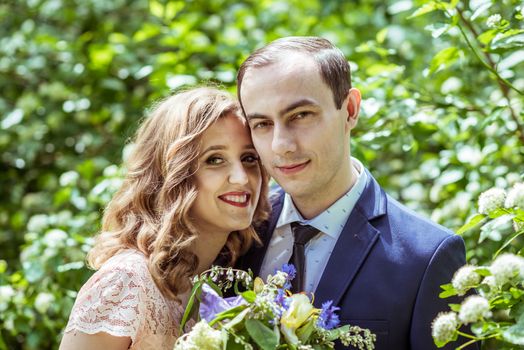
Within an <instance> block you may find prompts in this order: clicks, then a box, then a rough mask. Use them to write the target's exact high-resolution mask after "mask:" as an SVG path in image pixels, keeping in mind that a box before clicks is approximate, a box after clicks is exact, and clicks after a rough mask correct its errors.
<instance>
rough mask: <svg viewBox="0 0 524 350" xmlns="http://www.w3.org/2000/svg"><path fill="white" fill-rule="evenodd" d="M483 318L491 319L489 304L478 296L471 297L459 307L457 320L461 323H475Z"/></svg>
mask: <svg viewBox="0 0 524 350" xmlns="http://www.w3.org/2000/svg"><path fill="white" fill-rule="evenodd" d="M485 317H491V311H489V302H488V300H487V299H486V298H484V297H481V296H480V295H472V296H470V297H468V298H466V300H464V301H463V302H462V305H460V312H459V319H460V321H461V322H463V323H466V324H468V323H473V322H477V321H480V320H481V319H482V318H485Z"/></svg>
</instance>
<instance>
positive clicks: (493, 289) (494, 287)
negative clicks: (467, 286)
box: [479, 276, 498, 298]
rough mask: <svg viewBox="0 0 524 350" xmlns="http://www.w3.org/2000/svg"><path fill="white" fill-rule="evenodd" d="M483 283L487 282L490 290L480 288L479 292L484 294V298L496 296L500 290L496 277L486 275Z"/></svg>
mask: <svg viewBox="0 0 524 350" xmlns="http://www.w3.org/2000/svg"><path fill="white" fill-rule="evenodd" d="M482 284H485V285H487V286H488V288H489V290H487V291H486V290H484V289H479V294H480V295H482V296H483V297H484V298H491V297H493V296H495V294H496V291H497V290H498V285H497V282H496V281H495V277H493V276H486V277H484V279H483V280H482Z"/></svg>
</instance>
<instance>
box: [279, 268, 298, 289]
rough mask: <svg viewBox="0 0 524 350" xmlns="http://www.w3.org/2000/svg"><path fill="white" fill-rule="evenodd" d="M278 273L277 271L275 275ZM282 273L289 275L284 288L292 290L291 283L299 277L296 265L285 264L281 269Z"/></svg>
mask: <svg viewBox="0 0 524 350" xmlns="http://www.w3.org/2000/svg"><path fill="white" fill-rule="evenodd" d="M276 271H277V270H276V269H275V273H276ZM280 271H282V272H284V273H286V274H287V278H286V283H285V284H284V288H285V289H290V288H291V281H292V280H293V279H294V278H295V277H296V275H297V269H296V268H295V265H293V264H284V265H282V267H281V268H280Z"/></svg>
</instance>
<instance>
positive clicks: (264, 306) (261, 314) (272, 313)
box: [253, 290, 284, 319]
mask: <svg viewBox="0 0 524 350" xmlns="http://www.w3.org/2000/svg"><path fill="white" fill-rule="evenodd" d="M274 300H275V294H274V293H272V292H269V291H267V290H266V291H265V292H262V293H260V294H257V296H256V298H255V301H254V303H253V305H254V307H253V317H254V318H256V319H263V318H266V317H273V318H274V317H277V315H280V314H281V313H282V312H283V311H284V310H283V309H282V308H281V307H280V306H279V305H278V304H277V303H275V301H274Z"/></svg>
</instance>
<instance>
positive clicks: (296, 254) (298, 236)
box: [289, 222, 320, 293]
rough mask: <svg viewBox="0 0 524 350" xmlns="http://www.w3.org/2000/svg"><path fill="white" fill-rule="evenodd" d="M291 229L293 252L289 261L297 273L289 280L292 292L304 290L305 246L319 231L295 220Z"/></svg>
mask: <svg viewBox="0 0 524 350" xmlns="http://www.w3.org/2000/svg"><path fill="white" fill-rule="evenodd" d="M291 231H292V232H293V236H294V238H295V240H294V242H293V254H292V255H291V258H290V259H289V263H291V264H293V265H295V268H296V269H297V274H296V276H295V278H294V279H293V280H292V281H291V286H292V287H291V291H292V292H293V293H298V292H303V291H304V280H305V272H306V271H305V269H306V256H305V246H306V244H307V242H309V240H310V239H311V238H313V237H315V236H316V235H317V234H318V233H319V232H320V231H319V230H317V229H316V228H314V227H313V226H309V225H301V224H299V223H297V222H293V223H291Z"/></svg>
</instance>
